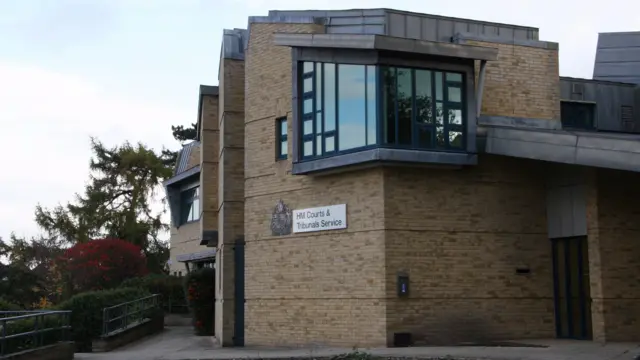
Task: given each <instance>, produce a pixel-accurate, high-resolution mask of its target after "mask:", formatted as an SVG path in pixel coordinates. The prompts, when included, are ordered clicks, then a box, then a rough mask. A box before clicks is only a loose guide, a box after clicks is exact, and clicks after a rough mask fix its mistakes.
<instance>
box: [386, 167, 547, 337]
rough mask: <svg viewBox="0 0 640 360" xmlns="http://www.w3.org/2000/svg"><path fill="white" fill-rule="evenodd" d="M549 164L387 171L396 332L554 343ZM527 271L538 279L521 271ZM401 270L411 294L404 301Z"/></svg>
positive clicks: (390, 323) (390, 306)
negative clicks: (547, 199)
mask: <svg viewBox="0 0 640 360" xmlns="http://www.w3.org/2000/svg"><path fill="white" fill-rule="evenodd" d="M541 170H542V165H541V163H535V162H533V161H527V160H518V159H510V158H500V157H496V156H490V155H482V156H481V157H480V159H479V165H478V166H477V167H472V168H466V169H462V170H451V171H446V170H444V171H443V170H439V171H433V170H432V171H425V172H419V171H415V169H410V168H408V169H393V168H389V169H387V170H385V179H384V187H385V226H386V242H385V248H386V279H387V296H388V297H389V299H390V300H389V301H388V303H387V327H388V332H389V333H388V335H389V340H391V336H392V335H393V333H394V332H411V333H413V336H414V339H415V341H416V342H418V343H426V344H451V343H458V342H466V341H483V340H499V339H522V338H551V337H553V336H554V332H555V328H554V308H553V282H552V279H553V277H552V268H551V266H550V264H551V245H550V243H549V240H548V238H547V229H546V208H545V206H546V202H545V196H546V192H545V188H544V179H543V178H542V177H541V176H542V175H541V174H543V173H544V172H543V171H541ZM518 267H528V268H530V269H531V273H530V274H529V275H517V274H516V268H518ZM398 272H405V273H408V274H409V276H410V285H411V287H410V297H409V298H406V299H405V298H402V299H399V298H398V297H397V295H396V283H397V274H398Z"/></svg>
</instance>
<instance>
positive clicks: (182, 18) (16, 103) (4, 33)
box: [0, 0, 640, 238]
mask: <svg viewBox="0 0 640 360" xmlns="http://www.w3.org/2000/svg"><path fill="white" fill-rule="evenodd" d="M592 4H593V5H592ZM320 6H322V8H323V9H347V8H375V7H390V8H396V9H401V10H410V11H414V12H424V13H431V14H437V15H446V16H455V17H463V18H471V19H478V20H486V21H495V22H503V23H512V24H519V25H527V26H535V27H539V28H540V39H541V40H547V41H554V42H559V43H560V72H561V74H562V75H565V76H575V77H586V78H590V77H591V75H592V71H593V60H594V54H595V47H596V40H597V34H598V32H608V31H638V30H640V1H637V0H608V1H606V2H603V1H599V2H591V1H584V0H583V1H578V0H553V1H549V0H484V1H477V0H456V1H416V0H366V1H365V0H323V1H304V0H297V1H291V0H281V1H280V0H173V1H169V0H84V1H83V0H48V1H46V0H0V154H1V155H0V159H2V163H1V166H2V167H1V168H0V237H4V238H7V237H8V236H9V234H10V233H11V232H12V231H14V232H16V233H17V234H18V235H20V236H31V235H37V234H38V233H39V229H38V227H37V226H36V225H35V223H34V221H33V213H34V207H35V205H36V204H38V203H40V204H42V205H44V206H47V207H51V206H54V205H56V204H58V203H66V202H67V201H69V200H70V199H72V197H73V195H74V193H76V192H81V191H82V190H83V185H84V183H85V181H86V179H87V174H88V172H87V168H88V161H89V155H90V153H89V137H90V136H97V137H98V138H99V139H101V140H103V141H105V142H106V143H108V144H117V143H121V142H122V141H124V140H129V141H132V142H137V141H142V142H144V143H146V144H148V145H150V146H152V147H155V148H157V149H160V148H161V147H162V146H163V145H165V146H168V147H173V148H176V147H177V146H178V144H176V143H175V142H174V141H173V138H172V137H171V131H170V126H171V125H172V124H189V123H191V122H193V121H194V120H195V119H196V109H197V94H198V85H199V84H207V85H216V84H217V69H218V60H219V55H220V39H221V34H222V29H223V28H234V27H242V28H245V27H246V25H247V16H250V15H266V14H267V11H268V10H269V9H315V8H319V7H320Z"/></svg>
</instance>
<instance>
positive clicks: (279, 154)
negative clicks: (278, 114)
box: [276, 117, 289, 160]
mask: <svg viewBox="0 0 640 360" xmlns="http://www.w3.org/2000/svg"><path fill="white" fill-rule="evenodd" d="M287 136H288V134H287V118H286V117H283V118H278V119H276V159H277V160H284V159H286V158H287V155H288V147H289V142H288V141H287V140H288V139H287Z"/></svg>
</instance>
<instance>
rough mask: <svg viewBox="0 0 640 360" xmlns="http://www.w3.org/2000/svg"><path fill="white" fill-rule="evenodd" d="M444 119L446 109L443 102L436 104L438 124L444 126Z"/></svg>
mask: <svg viewBox="0 0 640 360" xmlns="http://www.w3.org/2000/svg"><path fill="white" fill-rule="evenodd" d="M443 119H444V109H443V107H442V103H441V102H436V124H438V125H442V124H443Z"/></svg>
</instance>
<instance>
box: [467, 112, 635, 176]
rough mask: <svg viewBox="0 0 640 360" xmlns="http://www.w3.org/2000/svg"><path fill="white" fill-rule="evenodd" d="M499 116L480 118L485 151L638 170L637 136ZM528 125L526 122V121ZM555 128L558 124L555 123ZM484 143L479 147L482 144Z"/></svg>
mask: <svg viewBox="0 0 640 360" xmlns="http://www.w3.org/2000/svg"><path fill="white" fill-rule="evenodd" d="M503 120H504V119H501V118H499V117H481V118H480V122H479V129H478V134H479V136H480V137H481V138H484V139H479V140H481V141H479V142H478V144H479V150H481V151H484V152H485V153H489V154H495V155H504V156H511V157H517V158H525V159H533V160H541V161H550V162H555V163H563V164H572V165H583V166H593V167H599V168H608V169H618V170H626V171H634V172H640V135H636V134H619V133H616V134H613V133H601V132H586V131H571V130H566V129H558V128H553V127H554V126H553V124H554V123H559V121H552V120H544V121H546V122H547V123H550V126H548V127H547V128H542V127H532V126H522V125H523V124H522V123H523V122H527V120H530V121H529V122H530V123H532V122H536V121H537V122H541V121H543V120H536V119H520V122H521V124H520V126H510V124H508V123H507V122H505V121H503ZM525 125H527V124H525ZM556 127H557V126H556ZM483 142H484V143H485V145H484V146H482V145H481V144H482V143H483Z"/></svg>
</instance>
